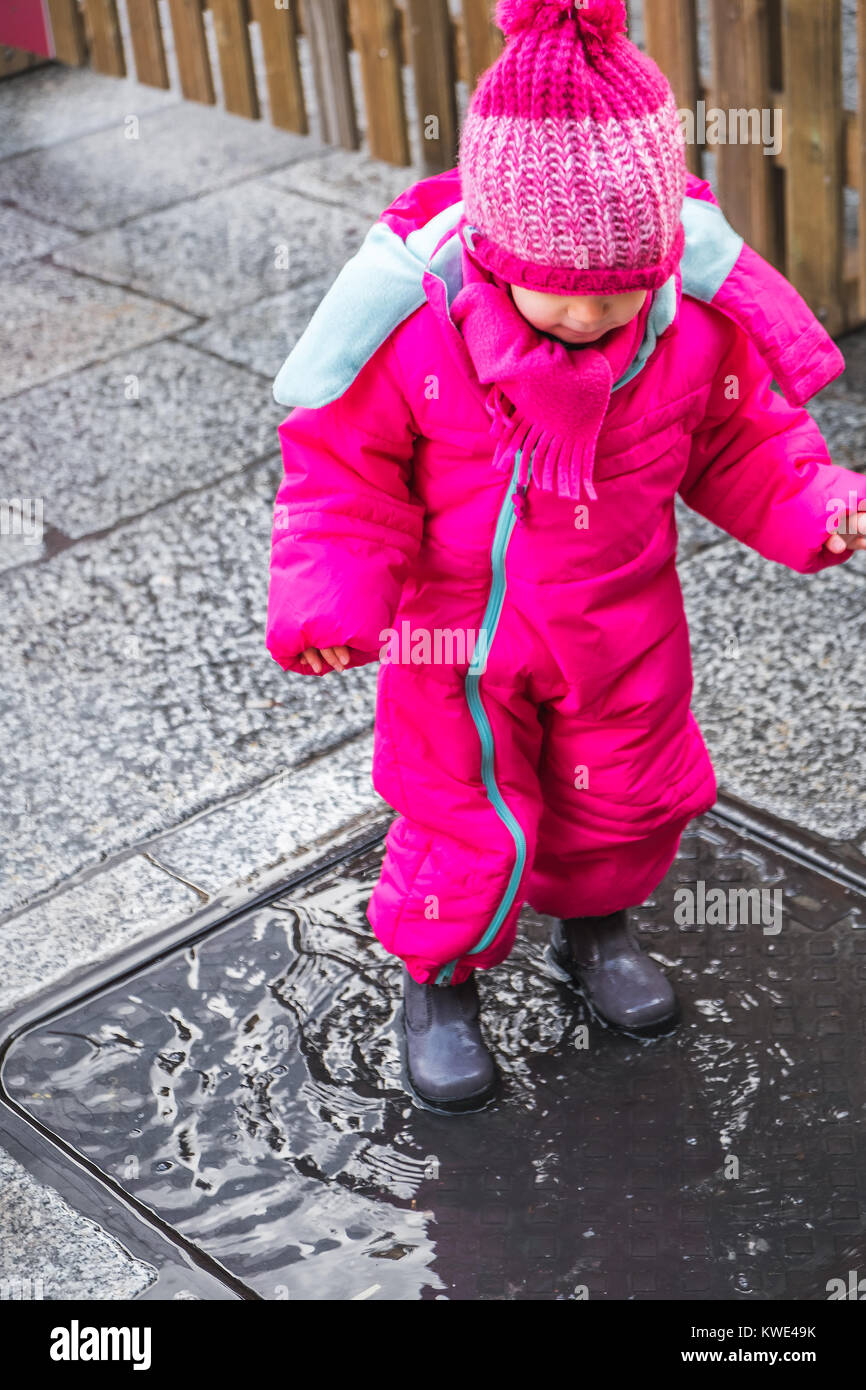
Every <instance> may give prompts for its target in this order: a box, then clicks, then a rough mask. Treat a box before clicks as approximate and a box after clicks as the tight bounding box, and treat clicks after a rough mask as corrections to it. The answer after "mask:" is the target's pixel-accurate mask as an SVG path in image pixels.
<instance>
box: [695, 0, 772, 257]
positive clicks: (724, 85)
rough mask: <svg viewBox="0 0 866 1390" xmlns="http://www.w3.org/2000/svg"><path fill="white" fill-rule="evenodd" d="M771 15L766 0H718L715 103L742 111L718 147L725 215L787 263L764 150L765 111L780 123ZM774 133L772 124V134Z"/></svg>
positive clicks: (714, 11)
mask: <svg viewBox="0 0 866 1390" xmlns="http://www.w3.org/2000/svg"><path fill="white" fill-rule="evenodd" d="M768 19H769V14H768V10H767V6H766V3H765V0H712V4H711V7H710V28H711V39H712V53H713V84H712V85H713V90H712V105H713V106H716V107H719V108H720V109H721V110H722V111H724V112H726V113H729V112H739V113H740V116H739V118H738V121H737V128H735V129H732V120H731V119H730V117H729V118H728V121H727V129H726V134H727V141H728V143H726V144H720V145H716V146H714V147H713V148H714V152H715V156H716V169H717V172H718V194H719V201H720V203H721V204H722V207H723V208H724V209H725V216H726V217H727V219H728V221H729V222H730V223H731V225H732V226H733V227H734V228H736V230H737V231H738V232H739V233H740V235H741V236H743V237H745V239H746V241H747V242H749V244H750V245H751V246H753V247H754V248H755V250H756V251H758V252H760V254H761V255H762V256H764V257H766V259H767V260H768V261H770V262H772V264H774V265H776V266H779V267H781V265H782V259H783V257H782V248H781V246H780V245H779V243H778V240H777V230H778V229H777V224H776V215H775V210H774V185H773V161H772V157H771V156H769V155H765V154H764V147H763V143H762V136H763V113H764V112H765V111H766V112H768V114H769V116H770V118H771V120H772V121H773V122H774V125H775V119H776V118H775V116H774V114H773V111H772V109H771V98H770V88H771V82H770V34H769V28H768ZM751 112H754V113H755V115H754V118H753V117H752V116H751V115H750V114H749V113H751ZM771 131H772V127H771V129H770V130H768V132H767V133H768V134H770V133H771ZM784 133H785V132H784V117H783V118H782V134H783V135H784Z"/></svg>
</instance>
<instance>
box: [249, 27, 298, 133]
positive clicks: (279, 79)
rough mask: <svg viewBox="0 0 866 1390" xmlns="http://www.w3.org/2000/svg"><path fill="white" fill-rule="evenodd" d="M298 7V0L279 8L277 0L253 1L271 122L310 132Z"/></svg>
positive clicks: (284, 128) (281, 126)
mask: <svg viewBox="0 0 866 1390" xmlns="http://www.w3.org/2000/svg"><path fill="white" fill-rule="evenodd" d="M295 6H296V0H289V3H288V4H287V7H286V9H281V10H278V9H276V8H275V6H274V0H253V18H254V19H255V20H256V21H257V22H258V26H259V31H260V33H261V37H262V50H263V52H264V58H265V80H266V82H267V84H268V100H269V103H270V113H271V124H272V125H275V126H278V127H279V128H280V130H293V131H296V132H297V133H298V134H299V135H308V134H309V131H310V126H309V122H308V120H307V106H306V102H305V100H304V84H303V81H302V78H301V65H300V61H299V59H298V17H297V11H296V8H295Z"/></svg>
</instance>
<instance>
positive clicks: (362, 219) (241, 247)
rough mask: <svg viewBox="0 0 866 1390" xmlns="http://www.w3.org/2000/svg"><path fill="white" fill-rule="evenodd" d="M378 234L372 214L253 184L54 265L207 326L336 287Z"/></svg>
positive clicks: (149, 219) (141, 223)
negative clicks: (226, 313) (369, 237)
mask: <svg viewBox="0 0 866 1390" xmlns="http://www.w3.org/2000/svg"><path fill="white" fill-rule="evenodd" d="M369 226H370V219H369V218H368V217H367V216H365V215H364V214H361V213H355V212H349V211H347V210H346V209H345V208H341V207H337V206H327V205H325V204H323V203H310V202H308V201H307V200H306V199H305V198H302V197H300V196H299V195H298V194H295V193H286V192H283V190H281V189H279V188H277V187H276V186H275V185H274V184H272V183H269V182H267V180H266V179H250V180H248V181H247V182H245V183H243V184H241V185H236V186H235V187H234V188H227V189H224V190H222V191H220V192H217V193H208V194H205V195H203V196H202V197H201V198H197V199H194V200H191V201H189V202H185V203H180V204H178V205H176V206H175V207H172V208H169V209H167V210H165V211H163V212H157V213H152V214H149V215H147V216H144V217H140V218H137V219H136V221H135V222H132V223H130V224H129V225H127V226H125V227H118V228H114V229H112V230H111V231H108V232H105V233H104V234H102V235H97V236H92V237H89V238H88V239H87V240H86V241H83V242H80V243H78V244H77V245H76V246H75V247H71V248H68V249H65V250H61V251H60V252H58V253H57V255H56V257H55V259H56V260H57V261H58V262H59V263H62V264H64V265H69V266H73V267H75V268H76V269H78V270H81V271H84V272H86V273H89V274H93V275H99V276H101V277H104V278H105V279H107V280H112V281H115V282H118V283H122V284H125V285H130V286H132V288H133V289H136V290H140V291H142V292H143V293H145V294H152V295H153V296H154V297H158V298H160V299H165V300H169V301H171V302H173V303H175V304H178V305H180V306H181V307H182V308H184V309H189V310H191V311H192V312H193V313H195V314H200V315H202V316H203V317H208V316H210V315H211V314H214V313H219V312H220V311H222V310H229V309H235V308H239V307H241V306H243V305H245V304H250V303H253V302H254V301H255V300H257V299H261V298H262V296H264V295H268V294H277V293H279V292H281V291H283V290H287V289H290V288H291V287H292V286H293V285H298V284H301V283H303V282H304V281H306V280H308V279H309V278H312V277H315V276H321V275H324V274H327V273H328V272H330V273H331V275H332V278H333V277H335V276H336V274H337V272H338V271H339V270H340V269H341V268H342V266H343V265H344V264H345V262H346V261H347V260H348V259H349V258H350V256H353V255H354V253H355V252H356V251H357V249H358V247H359V246H360V244H361V242H362V241H363V239H364V237H365V235H366V233H367V231H368V230H369Z"/></svg>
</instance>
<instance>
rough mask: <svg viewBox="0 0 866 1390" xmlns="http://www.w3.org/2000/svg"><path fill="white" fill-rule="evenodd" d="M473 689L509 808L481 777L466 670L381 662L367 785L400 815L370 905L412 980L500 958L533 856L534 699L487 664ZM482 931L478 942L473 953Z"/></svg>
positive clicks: (459, 972) (459, 976) (536, 795)
mask: <svg viewBox="0 0 866 1390" xmlns="http://www.w3.org/2000/svg"><path fill="white" fill-rule="evenodd" d="M479 691H480V694H481V701H482V706H483V718H486V720H487V721H488V724H489V729H490V734H491V736H492V743H493V746H494V748H495V754H494V757H493V759H492V771H493V775H494V777H495V785H496V787H497V788H498V791H499V794H500V797H501V801H502V803H503V804H504V806H505V808H506V810H505V813H504V815H503V814H502V811H501V807H500V810H497V805H498V804H499V803H498V802H497V799H496V798H495V797H491V796H490V795H489V793H488V789H487V787H486V786H485V782H484V780H483V779H482V746H483V745H482V738H481V736H480V734H479V729H478V725H477V724H476V723H475V720H474V718H473V714H472V711H471V709H470V705H469V702H468V701H467V696H466V687H465V681H464V677H463V675H461V674H460V673H459V672H458V671H457V670H455V669H454V668H453V667H433V666H409V665H400V664H397V663H393V664H385V665H383V666H382V667H381V668H380V672H379V686H378V708H377V719H376V734H375V745H374V757H373V784H374V786H375V788H376V790H377V791H378V792H379V794H380V795H381V796H383V797H384V798H385V800H386V801H388V802H389V803H390V805H392V806H393V807H394V808H395V810H397V811H398V812H399V813H400V814H399V816H398V818H397V819H396V820H395V821H394V823H393V824H392V826H391V828H390V830H389V832H388V837H387V851H386V856H385V862H384V865H383V868H382V873H381V876H380V879H379V882H378V884H377V886H376V889H375V891H374V893H373V895H372V898H371V900H370V904H369V907H368V914H367V915H368V917H369V920H370V923H371V925H372V927H373V930H374V932H375V934H376V936H377V937H378V939H379V940H380V941H381V943H382V945H383V946H384V947H385V948H386V950H388V951H390V952H392V953H393V954H395V955H398V956H401V957H402V958H403V960H404V961H405V962H406V965H407V967H408V969H409V972H410V974H411V975H412V976H413V977H414V978H415V979H416V980H418V981H419V983H426V984H433V983H435V982H436V981H437V976H438V975H439V974H440V972H441V971H442V970H443V968H444V967H445V966H447V965H448V964H449V963H450V962H455V961H456V962H457V964H456V965H455V966H454V968H453V970H452V971H451V972H450V975H449V978H448V979H447V980H445V979H443V980H440V981H439V982H440V983H452V984H459V983H460V982H461V981H462V980H464V979H466V978H467V977H468V975H469V974H470V972H471V971H472V969H474V968H479V969H487V968H489V967H490V966H493V965H497V964H499V963H500V962H501V961H502V960H504V959H505V957H506V956H507V955H508V954H509V952H510V950H511V948H512V946H513V944H514V938H515V934H516V930H517V918H518V916H519V913H520V907H521V904H522V902H523V900H524V896H525V889H526V883H527V881H528V878H529V874H530V872H531V868H532V861H533V858H534V854H535V844H536V835H537V827H538V821H539V818H540V815H541V798H540V791H539V785H538V775H537V765H538V759H539V755H540V751H541V740H542V728H541V724H540V723H539V720H538V712H537V708H536V706H535V705H533V704H532V702H531V701H530V700H529V699H528V698H527V696H526V694H525V692H521V691H520V690H516V689H514V688H513V687H510V686H509V687H507V688H506V686H504V685H499V686H497V684H496V682H495V680H490V681H488V680H487V675H486V673H485V675H483V676H482V677H481V680H480V683H479ZM482 723H483V719H482ZM488 779H489V772H488ZM497 914H499V921H498V924H497ZM491 926H493V927H494V928H495V930H493V931H492V932H491ZM486 934H487V936H488V938H489V939H488V941H487V944H486V945H485V946H484V947H483V949H481V950H480V951H477V952H474V953H472V954H469V953H471V952H473V948H474V947H476V946H478V944H479V943H480V942H482V940H483V939H484V938H485V935H486Z"/></svg>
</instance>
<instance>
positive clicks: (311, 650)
mask: <svg viewBox="0 0 866 1390" xmlns="http://www.w3.org/2000/svg"><path fill="white" fill-rule="evenodd" d="M863 520H864V522H866V517H864V518H863ZM322 657H324V658H325V660H326V661H327V662H328V664H329V665H330V666H332V667H333V669H334V670H335V671H345V669H346V667H347V666H348V664H349V648H348V647H322V648H321V649H320V648H319V647H307V649H306V651H304V652H302V653H301V661H303V662H305V663H306V664H307V666H312V668H313V670H314V671H315V673H316V675H317V676H318V675H320V674H321V671H322Z"/></svg>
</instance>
